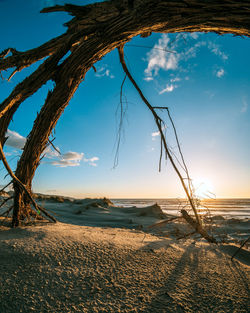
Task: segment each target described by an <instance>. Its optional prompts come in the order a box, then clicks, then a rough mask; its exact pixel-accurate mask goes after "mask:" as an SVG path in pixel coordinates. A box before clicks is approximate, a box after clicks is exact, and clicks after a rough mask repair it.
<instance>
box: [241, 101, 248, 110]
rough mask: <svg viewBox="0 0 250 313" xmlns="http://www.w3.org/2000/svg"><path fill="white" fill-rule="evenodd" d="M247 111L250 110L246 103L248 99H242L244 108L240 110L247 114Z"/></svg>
mask: <svg viewBox="0 0 250 313" xmlns="http://www.w3.org/2000/svg"><path fill="white" fill-rule="evenodd" d="M247 109H248V103H247V101H246V98H243V99H242V107H241V109H240V112H241V113H245V112H246V111H247Z"/></svg>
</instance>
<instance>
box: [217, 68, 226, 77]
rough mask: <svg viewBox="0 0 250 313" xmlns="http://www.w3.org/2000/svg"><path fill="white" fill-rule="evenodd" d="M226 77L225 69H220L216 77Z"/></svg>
mask: <svg viewBox="0 0 250 313" xmlns="http://www.w3.org/2000/svg"><path fill="white" fill-rule="evenodd" d="M224 75H225V71H224V69H223V68H221V69H219V70H218V71H217V72H216V76H217V77H218V78H221V77H222V76H224Z"/></svg>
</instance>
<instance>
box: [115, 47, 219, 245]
mask: <svg viewBox="0 0 250 313" xmlns="http://www.w3.org/2000/svg"><path fill="white" fill-rule="evenodd" d="M118 52H119V58H120V63H121V65H122V68H123V70H124V72H125V73H126V74H127V76H128V78H129V79H130V81H131V83H132V84H133V85H134V87H135V89H136V90H137V91H138V93H139V95H140V97H141V99H142V100H143V102H144V103H145V104H146V106H147V107H148V109H149V110H150V111H151V113H152V115H153V117H154V119H155V123H156V125H157V128H158V130H159V132H160V135H161V140H162V142H163V146H164V149H165V152H166V154H167V157H168V158H169V160H170V162H171V164H172V166H173V168H174V170H175V172H176V174H177V175H178V177H179V179H180V181H181V184H182V187H183V189H184V191H185V193H186V196H187V198H188V201H189V203H190V206H191V208H192V210H193V212H194V215H195V218H196V221H195V220H194V219H193V218H192V217H190V216H189V215H188V213H187V212H186V211H185V210H182V215H183V217H184V218H185V219H186V221H187V222H188V223H189V224H191V225H192V227H193V228H194V229H195V230H196V231H197V232H198V233H200V234H201V235H202V236H203V237H204V238H205V239H206V240H207V241H209V242H216V240H215V239H214V238H213V237H211V236H209V235H208V234H207V232H206V231H205V230H204V229H203V227H202V225H201V221H200V218H199V215H198V213H197V210H196V207H195V204H194V201H193V199H192V197H191V195H190V193H189V190H188V188H187V186H186V184H185V182H184V179H183V177H182V175H181V173H180V171H179V169H178V168H177V166H176V164H175V162H174V160H173V158H172V155H171V153H170V152H169V149H168V146H167V142H166V139H165V136H164V133H163V130H162V127H161V124H162V120H161V118H160V117H159V116H158V114H157V113H156V111H155V109H154V107H152V105H151V104H150V103H149V102H148V100H147V99H146V98H145V96H144V94H143V92H142V91H141V89H140V88H139V86H138V85H137V83H136V82H135V80H134V78H133V77H132V75H131V74H130V72H129V70H128V68H127V65H126V63H125V59H124V45H121V46H119V47H118Z"/></svg>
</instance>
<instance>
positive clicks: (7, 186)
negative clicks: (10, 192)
mask: <svg viewBox="0 0 250 313" xmlns="http://www.w3.org/2000/svg"><path fill="white" fill-rule="evenodd" d="M11 184H12V180H11V181H10V182H9V183H8V184H7V185H5V186H4V187H3V188H2V189H1V190H0V195H1V192H3V191H4V189H6V188H7V187H8V186H9V185H11Z"/></svg>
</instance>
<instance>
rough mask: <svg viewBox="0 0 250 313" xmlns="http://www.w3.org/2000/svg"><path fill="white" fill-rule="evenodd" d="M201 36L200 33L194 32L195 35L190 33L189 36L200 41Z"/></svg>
mask: <svg viewBox="0 0 250 313" xmlns="http://www.w3.org/2000/svg"><path fill="white" fill-rule="evenodd" d="M199 35H200V33H198V32H194V33H190V34H189V36H190V37H191V38H193V39H198V37H199Z"/></svg>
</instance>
